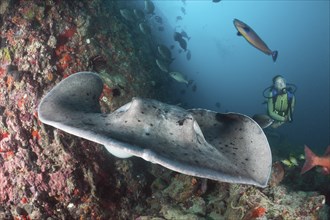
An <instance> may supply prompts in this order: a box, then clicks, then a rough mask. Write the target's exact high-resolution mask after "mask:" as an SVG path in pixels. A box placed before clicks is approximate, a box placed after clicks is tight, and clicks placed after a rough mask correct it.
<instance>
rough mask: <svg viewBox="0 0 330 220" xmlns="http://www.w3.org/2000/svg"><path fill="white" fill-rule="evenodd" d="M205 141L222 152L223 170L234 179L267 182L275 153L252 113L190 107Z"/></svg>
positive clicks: (263, 183)
mask: <svg viewBox="0 0 330 220" xmlns="http://www.w3.org/2000/svg"><path fill="white" fill-rule="evenodd" d="M188 111H189V112H191V113H192V115H193V116H194V118H195V119H196V121H197V122H198V124H199V126H200V128H201V130H202V132H203V133H204V134H205V138H206V141H207V142H208V143H209V144H210V145H211V146H212V147H214V149H215V150H216V152H218V153H219V154H221V155H222V157H223V158H224V159H223V161H219V162H218V163H219V165H218V166H219V167H221V169H220V170H221V172H223V173H225V174H226V175H227V178H229V179H230V181H231V182H245V183H248V184H253V185H257V186H262V187H265V186H266V185H267V182H268V179H269V176H270V171H271V164H272V156H271V151H270V146H269V143H268V140H267V137H266V135H265V134H264V132H263V130H262V129H261V128H260V126H259V125H258V124H257V123H256V122H255V121H254V120H252V119H251V118H250V117H248V116H246V115H243V114H240V113H227V114H222V113H217V112H213V111H209V110H205V109H191V110H188Z"/></svg>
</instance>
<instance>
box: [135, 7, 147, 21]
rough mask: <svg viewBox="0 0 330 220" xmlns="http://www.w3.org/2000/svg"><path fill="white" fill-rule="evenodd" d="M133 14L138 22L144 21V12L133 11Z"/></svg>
mask: <svg viewBox="0 0 330 220" xmlns="http://www.w3.org/2000/svg"><path fill="white" fill-rule="evenodd" d="M133 13H134V15H135V17H136V19H138V20H144V18H145V15H144V12H143V11H141V10H140V9H133Z"/></svg>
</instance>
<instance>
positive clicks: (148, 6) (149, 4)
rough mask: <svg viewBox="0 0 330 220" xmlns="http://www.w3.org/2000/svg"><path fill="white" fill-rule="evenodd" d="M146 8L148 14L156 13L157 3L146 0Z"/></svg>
mask: <svg viewBox="0 0 330 220" xmlns="http://www.w3.org/2000/svg"><path fill="white" fill-rule="evenodd" d="M144 9H145V10H146V12H147V14H154V11H155V5H154V3H152V1H150V0H145V1H144Z"/></svg>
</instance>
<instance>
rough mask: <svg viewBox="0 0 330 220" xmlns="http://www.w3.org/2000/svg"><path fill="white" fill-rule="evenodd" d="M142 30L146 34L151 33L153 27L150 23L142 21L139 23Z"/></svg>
mask: <svg viewBox="0 0 330 220" xmlns="http://www.w3.org/2000/svg"><path fill="white" fill-rule="evenodd" d="M139 28H140V31H141V32H142V33H143V34H145V35H150V34H151V28H150V26H149V25H147V24H145V23H140V24H139Z"/></svg>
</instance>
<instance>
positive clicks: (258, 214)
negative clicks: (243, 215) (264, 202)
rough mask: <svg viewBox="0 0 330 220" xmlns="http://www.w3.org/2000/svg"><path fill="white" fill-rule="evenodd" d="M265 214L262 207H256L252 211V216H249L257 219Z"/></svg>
mask: <svg viewBox="0 0 330 220" xmlns="http://www.w3.org/2000/svg"><path fill="white" fill-rule="evenodd" d="M265 213H266V209H265V208H264V207H262V206H259V207H256V208H254V209H253V210H252V214H251V216H252V217H253V218H259V217H262V216H264V215H265Z"/></svg>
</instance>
